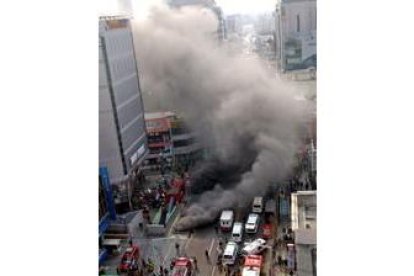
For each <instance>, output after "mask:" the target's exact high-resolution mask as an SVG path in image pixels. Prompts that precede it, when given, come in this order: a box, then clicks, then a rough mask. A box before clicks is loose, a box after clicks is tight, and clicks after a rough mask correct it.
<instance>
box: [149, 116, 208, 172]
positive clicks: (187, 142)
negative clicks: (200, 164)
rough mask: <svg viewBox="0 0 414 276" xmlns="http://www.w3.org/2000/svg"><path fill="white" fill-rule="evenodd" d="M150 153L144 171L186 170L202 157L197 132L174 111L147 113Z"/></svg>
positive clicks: (201, 148)
mask: <svg viewBox="0 0 414 276" xmlns="http://www.w3.org/2000/svg"><path fill="white" fill-rule="evenodd" d="M145 122H146V126H147V132H148V147H149V154H148V156H147V159H146V161H145V167H144V168H145V170H146V172H147V173H148V172H149V171H152V172H153V173H155V174H158V173H160V174H164V173H166V172H167V171H168V170H171V169H173V168H174V169H175V170H178V171H183V170H184V171H185V170H187V169H188V168H189V167H191V166H192V165H193V164H194V163H195V162H196V161H197V160H199V159H200V158H202V154H203V153H202V150H203V147H202V145H201V144H200V143H199V142H198V141H197V134H196V133H195V132H194V131H191V130H190V129H189V128H188V127H187V125H186V124H185V122H184V120H183V119H182V118H180V117H179V116H177V115H176V114H175V113H174V112H152V113H145Z"/></svg>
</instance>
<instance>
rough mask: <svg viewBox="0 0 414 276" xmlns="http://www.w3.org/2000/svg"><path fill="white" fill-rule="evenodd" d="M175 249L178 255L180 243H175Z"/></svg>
mask: <svg viewBox="0 0 414 276" xmlns="http://www.w3.org/2000/svg"><path fill="white" fill-rule="evenodd" d="M175 251H176V255H177V256H179V253H180V245H179V244H178V243H177V242H176V243H175Z"/></svg>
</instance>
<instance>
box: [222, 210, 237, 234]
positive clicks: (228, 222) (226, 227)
mask: <svg viewBox="0 0 414 276" xmlns="http://www.w3.org/2000/svg"><path fill="white" fill-rule="evenodd" d="M233 220H234V212H233V211H232V210H224V211H223V212H221V216H220V229H221V231H223V232H228V231H230V230H231V229H232V227H233Z"/></svg>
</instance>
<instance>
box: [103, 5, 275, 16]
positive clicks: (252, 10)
mask: <svg viewBox="0 0 414 276" xmlns="http://www.w3.org/2000/svg"><path fill="white" fill-rule="evenodd" d="M125 1H130V3H131V7H132V9H133V10H134V17H135V18H136V19H139V20H142V19H145V18H146V17H147V16H148V15H149V13H150V9H151V8H152V7H154V6H160V5H163V4H165V3H166V2H167V0H100V1H99V12H100V13H104V14H105V13H111V14H112V13H116V12H117V11H118V10H119V9H120V5H122V3H123V2H125ZM216 3H217V5H218V6H220V7H221V8H222V9H223V12H224V14H225V15H231V14H259V13H269V12H273V11H274V10H275V6H276V1H275V0H216Z"/></svg>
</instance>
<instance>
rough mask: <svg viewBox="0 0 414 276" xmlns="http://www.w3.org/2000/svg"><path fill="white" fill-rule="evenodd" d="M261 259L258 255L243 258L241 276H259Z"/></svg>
mask: <svg viewBox="0 0 414 276" xmlns="http://www.w3.org/2000/svg"><path fill="white" fill-rule="evenodd" d="M262 263H263V257H262V256H260V255H249V256H246V257H245V258H244V265H243V270H242V276H260V270H261V267H262Z"/></svg>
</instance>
